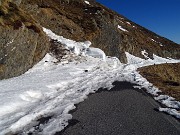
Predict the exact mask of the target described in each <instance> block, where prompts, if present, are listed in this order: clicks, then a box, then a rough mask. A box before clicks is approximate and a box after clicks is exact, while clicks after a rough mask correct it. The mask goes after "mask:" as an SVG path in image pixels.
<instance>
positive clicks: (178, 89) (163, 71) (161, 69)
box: [139, 63, 180, 101]
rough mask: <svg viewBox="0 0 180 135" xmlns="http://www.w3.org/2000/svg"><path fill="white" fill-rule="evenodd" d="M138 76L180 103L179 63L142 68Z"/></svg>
mask: <svg viewBox="0 0 180 135" xmlns="http://www.w3.org/2000/svg"><path fill="white" fill-rule="evenodd" d="M139 71H140V74H141V75H142V76H143V77H145V78H146V79H147V80H148V81H149V82H151V83H153V84H154V85H155V86H157V87H158V88H159V89H160V90H161V91H162V92H163V93H164V94H167V95H170V96H172V97H174V98H176V100H179V101H180V63H175V64H161V65H153V66H148V67H143V68H140V69H139Z"/></svg>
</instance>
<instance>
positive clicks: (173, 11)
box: [96, 0, 180, 44]
mask: <svg viewBox="0 0 180 135" xmlns="http://www.w3.org/2000/svg"><path fill="white" fill-rule="evenodd" d="M96 1H97V2H99V3H101V4H103V5H105V6H106V7H108V8H110V9H113V10H114V11H116V12H118V13H120V14H121V15H123V16H125V17H127V18H128V19H130V20H131V21H133V22H135V23H137V24H139V25H141V26H143V27H145V28H147V29H149V30H151V31H153V32H155V33H157V34H159V35H161V36H163V37H166V38H168V39H170V40H172V41H174V42H176V43H178V44H180V0H96Z"/></svg>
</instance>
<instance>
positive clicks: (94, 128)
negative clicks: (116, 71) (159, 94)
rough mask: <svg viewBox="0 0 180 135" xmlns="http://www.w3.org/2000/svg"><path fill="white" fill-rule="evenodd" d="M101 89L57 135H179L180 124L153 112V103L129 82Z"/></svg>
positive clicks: (78, 107)
mask: <svg viewBox="0 0 180 135" xmlns="http://www.w3.org/2000/svg"><path fill="white" fill-rule="evenodd" d="M114 84H115V87H114V88H112V89H111V90H110V91H104V90H100V91H99V92H97V93H95V94H92V95H90V96H89V97H88V99H86V100H85V101H84V102H82V103H80V104H78V105H77V108H76V110H74V111H73V112H72V115H73V119H72V120H71V121H69V123H70V124H69V126H68V127H67V128H66V129H64V130H63V131H61V132H59V133H56V135H180V123H179V122H178V121H177V120H176V119H174V118H173V117H172V116H169V115H167V114H164V113H162V112H158V111H156V108H158V107H159V104H158V103H156V102H155V101H154V100H153V99H152V98H151V97H150V96H148V95H147V94H146V93H145V92H144V91H143V90H137V89H134V88H133V85H132V84H131V83H128V82H115V83H114Z"/></svg>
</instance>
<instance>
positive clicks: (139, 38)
mask: <svg viewBox="0 0 180 135" xmlns="http://www.w3.org/2000/svg"><path fill="white" fill-rule="evenodd" d="M88 1H89V3H90V4H87V3H85V1H84V0H26V1H23V2H22V4H21V8H23V9H24V10H26V11H28V12H29V13H30V14H32V15H33V16H34V17H35V18H36V20H38V21H39V22H40V24H41V25H42V26H44V27H46V28H49V29H51V30H52V31H53V32H55V33H56V34H58V35H62V36H64V37H66V38H70V39H74V40H76V41H84V40H90V41H91V42H92V45H93V46H94V47H98V48H101V49H102V50H104V51H105V53H106V54H107V55H110V56H116V57H118V58H119V59H120V60H121V61H122V62H126V57H125V52H129V53H131V54H133V55H135V56H138V57H142V58H143V55H142V54H141V51H143V50H146V51H147V52H148V54H149V57H152V54H153V53H154V54H156V55H158V56H162V57H171V58H180V46H179V45H177V44H176V43H174V42H172V41H170V40H168V39H166V38H163V37H161V36H159V35H157V34H155V33H153V32H151V31H149V30H147V29H145V28H143V27H141V26H139V25H137V24H135V23H133V22H132V21H130V20H128V19H127V18H125V17H123V16H121V15H119V14H117V13H115V12H113V11H111V10H110V9H108V8H106V7H104V6H102V5H101V4H99V3H96V2H95V1H94V0H88ZM118 25H119V26H120V27H119V28H118ZM121 28H122V29H121Z"/></svg>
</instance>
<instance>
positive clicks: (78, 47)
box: [43, 28, 106, 60]
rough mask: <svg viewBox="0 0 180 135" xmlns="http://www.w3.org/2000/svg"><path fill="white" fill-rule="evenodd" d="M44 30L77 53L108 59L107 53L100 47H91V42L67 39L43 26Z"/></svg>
mask: <svg viewBox="0 0 180 135" xmlns="http://www.w3.org/2000/svg"><path fill="white" fill-rule="evenodd" d="M43 30H44V32H45V33H46V34H47V35H48V36H49V37H50V38H51V39H54V40H57V41H59V42H60V43H61V44H63V45H64V46H65V47H66V48H67V49H69V50H71V51H72V52H73V53H75V54H76V55H83V56H85V55H88V56H92V57H96V58H101V59H103V60H106V59H105V58H106V55H105V53H104V52H103V51H102V50H101V49H99V48H93V47H92V48H90V45H91V42H90V41H85V42H76V41H73V40H70V39H66V38H64V37H62V36H58V35H56V34H55V33H53V32H52V31H51V30H48V29H46V28H43Z"/></svg>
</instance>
